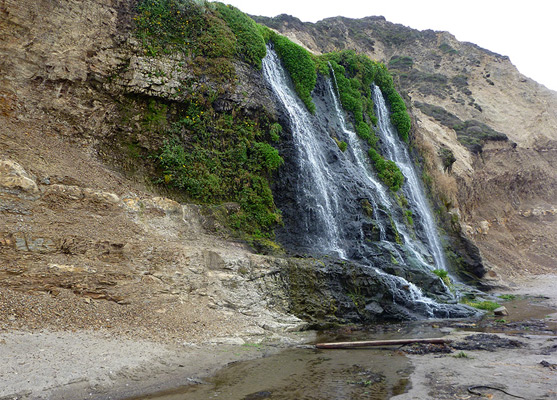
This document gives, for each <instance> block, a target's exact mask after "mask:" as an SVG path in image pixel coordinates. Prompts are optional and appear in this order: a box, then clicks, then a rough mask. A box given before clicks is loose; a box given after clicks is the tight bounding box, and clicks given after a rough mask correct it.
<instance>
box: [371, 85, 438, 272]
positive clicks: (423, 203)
mask: <svg viewBox="0 0 557 400" xmlns="http://www.w3.org/2000/svg"><path fill="white" fill-rule="evenodd" d="M373 101H374V103H375V108H376V114H377V119H378V126H379V136H380V138H381V140H382V149H383V150H384V152H385V155H386V157H387V158H388V159H390V160H392V161H394V162H395V163H396V164H397V165H398V167H399V168H400V170H401V172H402V174H403V175H404V178H405V179H406V184H405V188H404V189H405V193H406V195H407V198H408V201H409V202H410V203H411V204H413V205H415V207H416V209H417V210H418V213H419V215H420V217H421V218H420V220H421V222H422V226H423V229H424V231H425V239H426V240H427V242H428V244H429V247H430V249H431V253H432V255H433V258H434V260H435V267H436V268H437V269H443V270H447V266H446V261H445V255H444V252H443V247H442V246H441V242H440V240H439V232H438V231H437V227H436V225H435V220H434V218H433V215H432V213H431V210H430V208H429V204H428V202H427V198H426V196H425V193H424V189H423V187H422V184H421V182H420V180H419V179H418V176H417V174H416V170H415V169H414V165H413V163H412V159H411V158H410V155H409V154H408V150H407V149H406V145H405V144H404V143H403V142H402V140H400V138H399V137H398V134H397V133H396V130H395V128H394V127H393V125H392V123H391V120H390V117H389V110H388V109H387V105H386V104H385V99H384V98H383V94H382V93H381V90H380V89H379V87H377V86H376V85H373Z"/></svg>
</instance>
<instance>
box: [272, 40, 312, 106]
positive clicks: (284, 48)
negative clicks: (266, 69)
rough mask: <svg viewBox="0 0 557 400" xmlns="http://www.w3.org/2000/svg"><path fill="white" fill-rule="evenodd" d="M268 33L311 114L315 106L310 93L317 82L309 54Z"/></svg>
mask: <svg viewBox="0 0 557 400" xmlns="http://www.w3.org/2000/svg"><path fill="white" fill-rule="evenodd" d="M269 32H270V33H269V38H270V40H271V41H272V42H273V44H274V46H275V51H276V52H277V54H278V56H279V57H280V59H281V60H282V62H283V64H284V67H285V68H286V69H287V71H288V73H289V74H290V77H291V78H292V81H293V82H294V88H295V89H296V93H298V96H300V99H302V101H303V102H304V104H305V105H306V107H307V109H308V110H309V111H310V112H311V113H312V114H313V113H314V112H315V104H313V100H312V98H311V92H312V91H313V89H314V88H315V84H316V82H317V73H316V71H317V70H316V66H315V62H314V61H313V58H312V56H311V54H310V53H309V52H308V51H307V50H306V49H304V48H303V47H302V46H300V45H298V44H296V43H294V42H292V41H291V40H289V39H288V38H286V37H284V36H282V35H279V34H277V33H275V32H274V31H271V30H269Z"/></svg>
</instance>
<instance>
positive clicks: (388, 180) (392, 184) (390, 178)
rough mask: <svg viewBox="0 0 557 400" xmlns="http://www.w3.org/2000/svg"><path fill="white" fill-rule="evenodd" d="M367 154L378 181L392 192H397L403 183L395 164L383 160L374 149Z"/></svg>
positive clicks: (402, 177) (402, 176) (400, 173)
mask: <svg viewBox="0 0 557 400" xmlns="http://www.w3.org/2000/svg"><path fill="white" fill-rule="evenodd" d="M368 154H369V157H370V158H371V160H372V161H373V165H374V166H375V170H376V171H377V176H378V177H379V179H381V180H382V181H383V182H384V183H385V184H386V185H387V186H388V187H389V188H391V190H392V191H393V192H397V191H398V190H399V189H400V188H401V187H402V184H403V183H404V175H402V172H400V169H399V168H398V167H397V165H396V163H395V162H394V161H391V160H385V159H384V158H383V157H382V156H381V155H380V154H379V153H378V152H377V150H375V149H374V148H370V149H369V151H368Z"/></svg>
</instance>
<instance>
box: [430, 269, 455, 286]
mask: <svg viewBox="0 0 557 400" xmlns="http://www.w3.org/2000/svg"><path fill="white" fill-rule="evenodd" d="M433 273H434V274H435V275H437V276H438V277H439V278H441V280H442V281H443V282H444V283H445V285H447V286H451V278H449V273H448V272H447V271H446V270H444V269H434V270H433Z"/></svg>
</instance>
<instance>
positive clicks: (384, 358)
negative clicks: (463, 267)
mask: <svg viewBox="0 0 557 400" xmlns="http://www.w3.org/2000/svg"><path fill="white" fill-rule="evenodd" d="M555 282H557V276H537V277H533V278H531V279H523V280H522V281H521V282H518V283H517V289H515V290H513V291H505V293H513V294H517V295H532V296H537V297H536V298H534V299H532V301H531V302H530V303H528V301H527V302H525V303H524V304H523V305H521V306H520V307H518V306H517V307H518V308H520V310H519V309H518V308H517V309H514V308H513V306H512V305H511V304H513V303H507V304H506V305H508V308H509V311H510V313H511V315H510V316H509V317H507V321H508V322H507V324H503V323H499V322H495V320H494V318H491V319H489V318H488V319H486V321H487V322H486V323H487V325H486V324H485V323H484V324H483V325H482V324H481V323H480V324H476V323H464V324H462V323H454V322H448V321H439V322H435V321H429V322H426V323H423V324H422V325H419V324H418V325H401V327H400V328H397V326H383V327H382V326H378V327H376V328H375V332H374V334H373V335H372V336H373V337H377V338H379V337H381V338H396V337H404V336H410V337H411V336H412V335H416V334H418V335H422V336H431V335H437V336H440V335H443V336H444V337H446V338H450V339H453V340H454V341H455V342H459V341H462V340H463V339H464V338H465V337H467V336H470V335H474V334H475V333H477V332H486V331H488V332H492V331H497V333H496V335H497V336H498V337H500V338H508V339H511V340H517V341H520V342H523V343H524V346H523V347H520V348H496V349H495V351H486V350H461V352H463V355H461V356H460V357H456V356H458V355H459V353H460V351H454V352H453V353H450V354H444V353H443V354H439V353H429V354H419V355H418V354H409V355H407V356H405V355H404V354H402V353H401V352H402V351H403V349H384V350H367V351H368V353H366V350H360V351H358V353H356V352H350V351H347V352H345V353H342V354H340V353H339V354H337V355H334V353H332V352H331V351H330V350H329V351H327V350H322V351H317V350H313V349H298V350H296V349H295V348H296V347H297V346H299V345H300V344H302V343H307V342H309V341H312V340H315V335H314V333H311V332H309V333H304V334H300V333H297V334H294V333H293V334H284V335H282V336H277V335H274V337H273V338H270V337H269V338H263V340H262V338H261V337H259V338H258V339H257V342H259V343H256V341H255V340H254V341H253V342H250V338H234V337H230V338H221V339H220V340H219V341H218V342H215V343H207V344H191V343H183V344H182V345H179V344H172V345H165V344H161V343H156V342H153V341H148V340H138V339H135V338H125V337H114V336H113V335H110V334H109V333H103V332H102V331H95V332H91V331H77V332H75V331H74V332H72V331H61V332H46V331H43V332H36V331H35V332H22V331H5V332H2V333H0V359H1V360H2V365H1V366H0V375H1V379H0V380H1V381H2V385H0V399H1V400H4V399H61V400H65V399H68V400H69V399H72V400H74V399H86V398H87V399H99V400H100V399H124V398H132V397H138V396H146V395H148V394H152V393H156V392H159V391H162V390H169V389H175V388H179V387H183V386H184V385H188V384H193V383H197V382H201V381H202V380H203V379H205V382H206V384H204V385H197V386H192V387H191V388H188V389H186V392H184V390H183V389H180V390H178V392H177V391H176V390H173V391H171V392H168V393H166V395H172V396H174V397H168V398H169V399H170V398H171V399H189V398H193V399H195V398H206V397H207V396H208V395H209V394H212V395H214V394H215V393H216V392H215V390H217V389H218V390H220V391H221V392H222V391H223V390H225V389H226V390H228V388H232V386H234V385H236V389H235V391H234V392H233V393H232V394H229V395H228V396H225V397H226V398H227V399H229V400H233V399H235V398H238V399H244V398H249V397H246V395H249V394H253V395H257V394H258V393H259V395H260V397H259V398H269V399H273V398H275V399H278V398H284V397H280V395H279V394H278V392H277V391H276V390H275V391H274V393H275V397H273V390H274V389H273V388H276V387H282V388H284V390H286V391H283V392H282V393H288V391H290V392H291V393H293V394H292V395H293V396H301V395H300V394H299V393H298V392H296V391H295V390H294V389H296V388H302V387H308V390H309V391H310V392H311V388H312V386H313V387H316V384H315V382H314V383H312V380H314V381H315V377H316V376H320V379H322V381H323V382H326V384H325V385H321V387H320V388H318V390H314V394H315V396H317V397H308V398H319V399H344V398H346V396H347V395H348V396H352V395H353V394H354V395H358V396H359V397H358V398H368V397H369V398H378V399H385V398H393V399H396V400H408V399H420V400H423V399H439V400H442V399H457V398H461V399H466V398H474V397H477V396H476V395H474V394H471V393H470V392H469V391H468V389H469V388H470V387H473V386H479V385H482V386H490V387H491V388H478V389H473V390H476V391H477V392H480V393H483V394H484V395H489V394H491V395H492V396H493V399H511V398H517V397H511V396H509V395H508V394H505V393H504V392H502V391H499V390H496V389H493V388H499V389H502V390H504V391H506V392H507V393H510V394H512V395H513V396H519V397H518V398H520V397H522V398H526V399H557V370H555V369H553V368H552V365H553V364H557V332H556V331H555V329H556V328H555V327H557V313H555V311H554V310H549V309H548V308H547V307H554V308H555V307H557V285H556V284H555ZM540 296H541V297H540ZM519 301H522V300H519ZM532 302H533V305H532ZM516 304H521V303H516ZM528 304H530V305H531V308H532V313H533V314H535V316H536V318H534V319H530V320H529V321H527V322H526V323H519V324H516V323H515V322H513V320H514V319H515V318H514V317H516V316H517V315H518V314H519V312H520V313H524V310H525V309H526V312H525V315H524V317H527V314H528V307H529V306H528ZM513 310H515V313H516V315H515V316H514V317H513ZM520 318H522V316H521V317H520ZM513 324H514V325H513ZM544 326H545V328H544ZM405 327H406V328H405ZM494 327H495V328H497V329H495V328H494ZM350 336H351V333H350V332H349V333H347V335H346V337H350ZM353 340H358V338H355V339H353ZM297 351H298V352H301V353H300V354H295V352H297ZM304 352H305V355H302V354H304ZM276 354H278V356H274V357H276V358H274V359H273V357H271V356H273V355H276ZM262 357H266V358H269V359H270V361H269V363H267V364H266V363H263V364H258V362H248V363H245V364H243V363H235V364H233V365H232V367H228V368H225V369H223V367H225V366H227V365H229V364H230V363H232V362H238V361H243V360H252V359H257V358H262ZM281 357H282V358H284V359H281ZM302 359H303V360H305V361H304V362H299V360H302ZM335 359H337V360H340V361H341V363H340V365H339V366H334V365H332V364H331V365H328V363H329V364H330V361H329V360H335ZM363 359H368V360H375V362H376V364H377V365H379V364H384V365H388V364H389V363H390V362H392V361H393V360H395V359H396V360H399V361H400V363H393V365H395V364H396V368H394V370H393V371H391V372H389V370H388V369H386V370H384V371H383V370H377V369H374V368H372V367H369V366H366V365H365V362H364V361H363ZM281 360H282V361H281ZM296 360H298V361H296ZM350 360H352V361H353V362H352V363H351V364H350ZM542 362H545V364H543V363H542ZM285 363H286V365H290V367H292V368H290V367H289V368H287V369H285V371H288V370H289V369H291V370H292V371H293V372H292V374H294V375H293V376H294V377H293V378H289V377H288V376H282V375H281V374H278V373H277V371H279V369H280V365H285ZM308 366H309V367H308ZM350 368H352V369H350ZM358 368H359V369H358ZM308 369H309V371H308ZM217 371H219V372H217ZM331 371H333V372H331ZM334 371H340V372H338V374H337V375H336V376H337V378H336V380H337V381H338V382H337V384H335V380H334V379H328V377H329V376H330V377H331V378H334V376H335V375H334V374H336V373H337V372H334ZM382 371H383V372H382ZM292 374H286V375H292ZM308 374H309V375H308ZM312 374H313V375H314V376H312ZM250 375H251V376H255V377H256V379H255V382H256V384H253V381H252V383H250V382H249V381H242V379H240V378H241V377H244V376H250ZM210 376H213V378H208V377H210ZM265 376H267V379H266V378H265ZM223 377H225V378H223ZM401 379H402V380H403V382H404V379H406V380H409V383H405V384H404V385H402V384H401V383H400V382H401ZM227 380H228V382H229V383H230V382H234V383H233V384H232V383H230V384H227V383H226V382H227ZM219 382H220V383H219ZM273 382H274V383H273ZM331 384H332V386H331ZM219 385H220V386H219ZM372 385H375V387H376V390H375V391H373V390H370V389H371V386H372ZM381 385H382V386H381ZM379 386H381V388H382V389H381V390H382V392H381V393H379V392H378V390H379V389H377V388H379ZM335 387H336V388H337V389H336V391H335V390H333V389H334V388H335ZM216 388H217V389H216ZM408 389H409V390H408ZM404 390H408V391H407V392H406V393H403V394H398V393H401V392H403V391H404ZM196 392H197V394H196ZM223 393H224V392H223ZM296 393H298V394H296ZM300 393H301V392H300ZM370 393H376V394H377V395H379V394H380V395H381V397H377V396H375V397H373V396H372V394H370ZM186 394H187V396H186ZM180 396H181V397H180ZM191 396H194V397H191ZM195 396H198V397H195ZM204 396H205V397H204ZM261 396H266V397H261ZM277 396H278V397H277ZM343 396H344V397H343ZM362 396H363V397H362ZM393 396H394V397H393ZM468 396H471V397H468ZM221 398H224V397H222V396H221ZM254 398H255V397H254ZM292 398H295V397H292ZM299 398H304V397H299ZM348 398H350V397H348Z"/></svg>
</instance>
